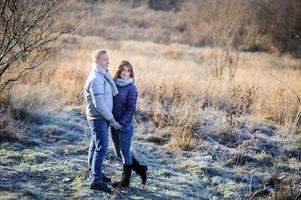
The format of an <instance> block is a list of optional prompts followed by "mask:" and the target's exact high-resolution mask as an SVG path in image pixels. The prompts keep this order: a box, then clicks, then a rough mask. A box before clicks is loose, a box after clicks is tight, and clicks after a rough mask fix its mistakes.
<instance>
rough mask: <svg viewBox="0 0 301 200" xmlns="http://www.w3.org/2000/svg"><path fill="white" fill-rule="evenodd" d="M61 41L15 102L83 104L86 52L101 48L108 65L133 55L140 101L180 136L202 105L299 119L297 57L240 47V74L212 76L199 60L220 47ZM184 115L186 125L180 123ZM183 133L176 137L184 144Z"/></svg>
mask: <svg viewBox="0 0 301 200" xmlns="http://www.w3.org/2000/svg"><path fill="white" fill-rule="evenodd" d="M61 42H63V43H64V44H65V45H66V47H65V49H63V51H62V52H61V54H60V55H58V56H57V58H56V59H55V60H54V61H52V62H51V63H48V65H47V66H45V67H44V68H43V69H42V70H41V71H40V72H37V73H35V74H32V77H35V78H31V79H27V80H25V83H26V84H27V85H28V84H30V83H31V82H35V83H36V84H38V85H36V86H35V87H32V86H26V85H25V86H21V85H20V86H18V87H17V89H15V90H16V92H17V93H18V91H20V90H22V91H27V92H25V93H22V95H19V96H18V95H15V96H14V100H13V102H14V103H13V104H14V105H16V106H19V104H22V105H24V106H25V107H29V108H31V107H32V108H35V107H36V108H38V107H43V105H42V103H39V102H44V101H46V102H48V103H50V104H48V107H49V108H51V107H53V106H54V105H57V104H58V103H62V104H63V105H70V104H76V105H84V102H83V95H82V91H83V85H84V81H85V79H86V77H87V75H88V73H89V71H90V65H91V60H90V53H91V52H92V51H93V50H94V49H96V48H105V49H108V52H109V55H110V58H111V64H110V66H111V67H110V70H111V72H112V73H114V72H115V70H116V67H117V66H118V64H119V62H121V60H123V59H127V60H129V61H130V62H132V64H133V66H134V67H135V72H136V83H137V86H138V89H139V95H140V96H139V102H138V109H139V110H141V111H143V112H145V113H147V114H149V116H151V118H152V120H153V121H154V123H155V126H156V127H157V129H162V128H164V127H166V126H170V125H171V124H172V127H174V128H175V129H174V130H171V132H173V133H175V134H176V135H179V137H180V138H181V137H183V134H184V135H187V134H188V133H189V132H193V131H192V130H193V127H194V125H195V122H196V121H197V120H196V119H197V116H198V114H199V110H200V108H204V107H206V106H210V107H213V108H215V109H219V110H225V111H226V112H228V113H229V116H230V117H232V116H233V117H239V116H240V115H246V114H250V115H254V116H257V117H258V118H259V119H266V120H272V121H275V122H277V123H279V124H282V125H285V126H286V127H288V128H290V129H291V130H294V131H295V132H296V131H297V129H296V127H297V126H298V125H300V105H299V102H298V100H297V98H296V95H295V94H294V93H293V92H292V90H293V91H294V92H296V93H297V94H301V81H300V77H301V76H300V75H301V70H300V69H301V62H300V61H299V60H296V59H293V58H291V57H289V56H284V57H278V56H276V55H271V54H266V53H254V54H251V53H241V59H240V62H239V66H238V70H237V74H236V76H235V78H234V80H233V81H229V80H228V79H227V76H224V78H223V79H215V78H213V77H212V74H211V72H210V66H208V65H207V64H206V62H203V61H204V60H210V55H212V54H211V53H212V51H219V50H218V49H216V50H214V49H209V48H195V47H190V46H186V45H180V44H171V45H160V44H155V43H151V42H137V41H136V42H135V41H107V40H104V39H103V38H100V37H80V36H73V35H66V36H65V37H64V38H63V39H62V40H61ZM275 63H276V64H275ZM271 74H272V75H271ZM275 77H277V79H279V80H281V81H283V82H285V84H287V86H289V88H288V87H287V86H286V85H285V84H283V83H282V82H280V81H278V80H277V79H275ZM41 86H42V87H41ZM38 88H39V89H38ZM38 90H40V91H39V92H38ZM46 107H47V106H46ZM183 123H184V124H188V125H189V126H188V127H185V128H184V127H183V126H182V125H183ZM188 135H190V136H191V135H192V134H191V133H189V134H188ZM187 138H189V137H187ZM172 140H173V141H177V140H174V139H172ZM188 141H189V142H185V141H184V142H183V141H182V142H179V144H177V145H179V146H180V147H181V148H186V147H185V146H187V144H184V143H190V141H191V140H190V139H188ZM180 143H183V144H180ZM177 145H175V144H173V145H172V146H177ZM188 146H189V144H188Z"/></svg>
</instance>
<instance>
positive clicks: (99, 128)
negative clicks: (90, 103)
mask: <svg viewBox="0 0 301 200" xmlns="http://www.w3.org/2000/svg"><path fill="white" fill-rule="evenodd" d="M89 126H90V128H91V130H92V137H93V140H94V144H95V149H94V154H93V159H92V163H91V172H92V184H91V186H90V188H91V189H99V190H102V191H105V192H111V190H110V189H109V188H108V187H107V186H106V184H105V183H104V181H103V174H102V166H103V161H104V159H105V157H106V154H107V152H108V128H109V126H108V122H106V121H105V120H100V119H99V120H91V121H89Z"/></svg>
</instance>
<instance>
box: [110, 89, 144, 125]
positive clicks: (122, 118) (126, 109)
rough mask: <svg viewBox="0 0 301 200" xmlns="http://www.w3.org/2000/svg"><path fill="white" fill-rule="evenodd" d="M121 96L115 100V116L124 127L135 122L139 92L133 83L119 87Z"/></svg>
mask: <svg viewBox="0 0 301 200" xmlns="http://www.w3.org/2000/svg"><path fill="white" fill-rule="evenodd" d="M117 88H118V92H119V94H118V95H116V96H114V98H113V115H114V118H115V120H116V121H118V122H119V123H120V124H121V125H122V126H128V125H129V124H130V123H131V122H132V121H133V116H134V114H135V112H136V103H137V97H138V92H137V88H136V86H135V85H134V84H133V83H130V84H128V85H126V86H118V85H117Z"/></svg>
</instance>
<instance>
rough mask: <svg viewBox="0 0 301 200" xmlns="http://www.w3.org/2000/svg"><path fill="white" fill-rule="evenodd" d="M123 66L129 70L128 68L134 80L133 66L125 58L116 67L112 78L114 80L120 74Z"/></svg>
mask: <svg viewBox="0 0 301 200" xmlns="http://www.w3.org/2000/svg"><path fill="white" fill-rule="evenodd" d="M124 67H127V68H128V69H129V70H130V77H131V78H132V79H133V80H134V81H135V75H134V70H133V66H132V65H131V63H130V62H129V61H126V60H123V61H122V62H121V63H120V65H119V67H118V70H117V72H116V73H115V76H114V78H113V79H114V80H116V79H117V78H118V77H120V74H121V72H122V70H123V68H124Z"/></svg>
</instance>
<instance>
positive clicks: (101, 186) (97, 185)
mask: <svg viewBox="0 0 301 200" xmlns="http://www.w3.org/2000/svg"><path fill="white" fill-rule="evenodd" d="M90 189H91V190H100V191H103V192H107V193H112V190H111V189H110V188H109V187H108V186H107V185H106V184H105V183H93V182H92V183H91V184H90Z"/></svg>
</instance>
